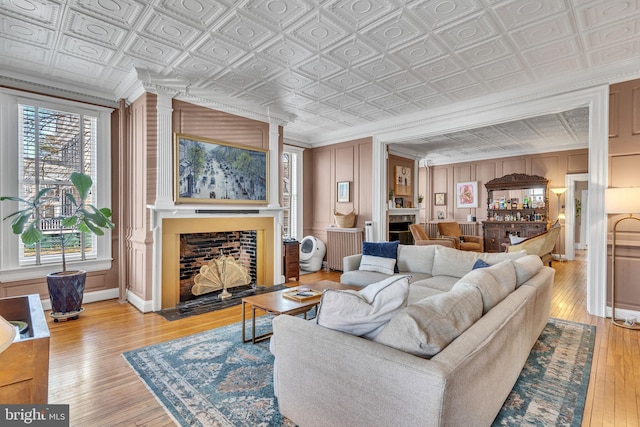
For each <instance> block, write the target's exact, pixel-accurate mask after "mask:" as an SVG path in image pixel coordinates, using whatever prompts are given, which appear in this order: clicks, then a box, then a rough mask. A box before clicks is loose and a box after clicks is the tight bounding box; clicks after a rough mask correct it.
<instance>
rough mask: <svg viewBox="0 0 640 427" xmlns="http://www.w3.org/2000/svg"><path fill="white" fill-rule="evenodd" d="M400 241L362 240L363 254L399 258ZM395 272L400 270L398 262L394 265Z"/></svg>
mask: <svg viewBox="0 0 640 427" xmlns="http://www.w3.org/2000/svg"><path fill="white" fill-rule="evenodd" d="M399 244H400V242H398V241H395V242H362V255H373V256H379V257H383V258H393V259H394V260H396V261H397V259H398V245H399ZM393 271H394V272H396V273H397V272H399V271H400V270H398V263H397V262H396V265H395V267H394V270H393Z"/></svg>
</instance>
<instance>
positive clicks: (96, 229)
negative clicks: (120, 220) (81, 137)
mask: <svg viewBox="0 0 640 427" xmlns="http://www.w3.org/2000/svg"><path fill="white" fill-rule="evenodd" d="M70 179H71V183H72V184H73V186H74V187H75V189H76V191H77V196H78V197H77V198H76V196H74V195H73V194H72V193H70V192H69V193H65V194H64V197H65V198H66V200H68V201H69V203H70V206H71V210H70V211H69V213H68V214H67V215H60V216H57V217H53V218H48V219H53V220H56V222H57V224H58V231H59V239H60V248H61V251H62V271H63V272H66V271H67V260H66V256H65V247H66V246H67V244H68V243H69V242H70V241H71V239H72V238H74V237H75V233H74V232H78V231H79V232H82V233H93V234H95V235H97V236H102V235H104V231H103V230H104V229H113V227H114V224H113V222H111V220H110V218H111V215H112V212H111V209H109V208H101V209H98V208H96V207H95V206H93V205H91V204H89V203H87V198H88V197H89V190H90V189H91V186H92V185H93V180H92V179H91V177H90V176H89V175H86V174H83V173H80V172H73V173H72V174H71V177H70ZM53 190H54V188H43V189H41V190H40V191H38V193H37V194H36V195H35V197H34V198H33V199H32V200H25V199H22V198H20V197H10V196H2V197H0V201H4V200H11V201H15V202H19V203H21V204H22V205H23V206H25V207H24V209H21V210H18V211H16V212H13V213H11V214H9V215H7V216H6V217H5V218H3V219H4V220H7V219H9V218H13V221H12V222H11V230H12V231H13V233H14V234H18V235H20V238H21V240H22V242H23V243H24V244H25V245H27V246H32V245H35V244H37V243H39V242H41V241H42V239H43V238H44V237H45V235H44V233H43V232H42V224H41V220H42V218H44V216H43V213H42V209H43V207H44V206H45V205H50V203H51V199H52V198H55V196H53V197H52V196H50V193H51V192H52V191H53ZM65 231H66V232H67V233H64V232H65ZM65 234H66V237H65Z"/></svg>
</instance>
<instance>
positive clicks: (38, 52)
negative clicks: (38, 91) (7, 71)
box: [0, 39, 51, 71]
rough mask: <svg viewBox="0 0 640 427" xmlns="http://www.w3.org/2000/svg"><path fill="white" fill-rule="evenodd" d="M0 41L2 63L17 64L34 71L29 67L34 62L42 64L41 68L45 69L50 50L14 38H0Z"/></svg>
mask: <svg viewBox="0 0 640 427" xmlns="http://www.w3.org/2000/svg"><path fill="white" fill-rule="evenodd" d="M0 43H1V46H2V48H1V49H0V53H1V54H2V55H0V56H1V57H2V63H3V64H5V65H17V66H20V65H22V66H23V67H24V68H25V70H31V71H34V70H33V69H32V68H31V67H33V65H34V64H38V65H40V66H43V69H46V65H48V57H49V55H50V52H51V51H50V50H48V49H46V48H42V47H37V46H34V45H32V44H29V43H23V42H20V41H16V40H1V39H0ZM24 61H26V62H24ZM27 64H28V65H27Z"/></svg>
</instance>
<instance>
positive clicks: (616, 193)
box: [605, 187, 640, 330]
mask: <svg viewBox="0 0 640 427" xmlns="http://www.w3.org/2000/svg"><path fill="white" fill-rule="evenodd" d="M605 210H606V212H607V213H608V214H612V215H614V214H626V216H624V217H622V218H619V219H618V220H616V222H614V223H613V227H612V239H611V323H613V324H614V325H616V326H621V327H624V328H629V329H636V330H638V329H640V325H639V324H638V323H636V322H635V321H629V318H627V321H623V320H620V319H616V294H615V292H616V234H617V232H618V224H620V223H621V222H622V221H625V220H628V219H633V220H636V221H640V218H638V217H635V216H633V214H634V213H638V212H640V187H629V188H607V189H606V190H605Z"/></svg>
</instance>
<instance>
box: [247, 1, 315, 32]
mask: <svg viewBox="0 0 640 427" xmlns="http://www.w3.org/2000/svg"><path fill="white" fill-rule="evenodd" d="M311 8H312V6H311V4H309V3H307V2H304V1H299V0H286V1H285V0H275V1H274V0H252V1H249V2H248V3H247V4H246V5H245V8H244V9H245V10H246V11H247V12H248V13H249V14H251V15H252V16H254V17H255V19H257V20H261V21H264V22H266V23H269V24H270V25H271V26H273V27H275V28H284V27H287V26H289V25H290V24H292V23H294V22H295V21H297V20H298V19H300V18H301V17H302V16H303V15H304V14H306V13H307V12H308V11H309V10H311Z"/></svg>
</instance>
